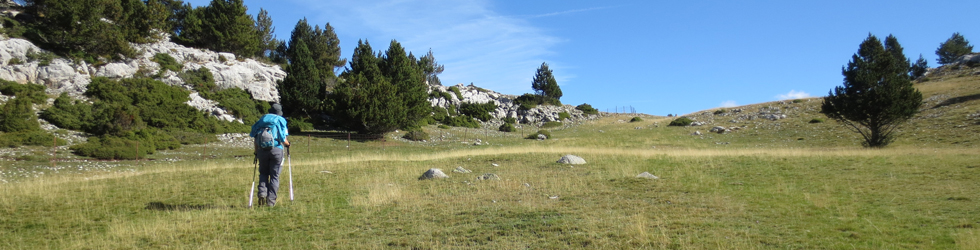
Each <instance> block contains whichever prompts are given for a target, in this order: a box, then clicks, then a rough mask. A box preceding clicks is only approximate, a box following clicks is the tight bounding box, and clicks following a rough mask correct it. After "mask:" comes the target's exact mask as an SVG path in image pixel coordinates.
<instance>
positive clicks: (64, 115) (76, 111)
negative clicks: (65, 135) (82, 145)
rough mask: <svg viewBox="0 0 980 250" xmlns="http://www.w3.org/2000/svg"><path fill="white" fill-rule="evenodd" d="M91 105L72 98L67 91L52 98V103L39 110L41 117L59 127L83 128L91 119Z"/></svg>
mask: <svg viewBox="0 0 980 250" xmlns="http://www.w3.org/2000/svg"><path fill="white" fill-rule="evenodd" d="M91 117H92V105H89V104H86V103H82V102H81V101H79V100H72V99H71V97H69V96H68V94H67V93H61V95H60V96H58V98H55V99H54V105H53V106H51V107H50V108H48V109H46V110H44V111H42V112H41V118H42V119H44V120H46V121H48V122H50V123H51V124H54V125H55V126H58V127H60V128H65V129H71V130H84V129H85V126H86V121H88V120H91Z"/></svg>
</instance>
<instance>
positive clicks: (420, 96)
mask: <svg viewBox="0 0 980 250" xmlns="http://www.w3.org/2000/svg"><path fill="white" fill-rule="evenodd" d="M381 70H382V72H383V74H384V75H385V76H386V77H387V78H388V79H389V82H391V84H392V85H394V86H395V87H396V88H398V94H399V95H398V97H399V98H397V99H396V101H397V102H399V103H401V104H402V105H403V106H404V107H405V109H406V110H405V114H404V118H400V120H399V124H398V125H399V126H400V127H402V128H408V127H411V126H414V125H415V124H414V123H415V122H417V121H420V120H422V118H424V117H425V116H427V115H429V113H430V112H431V106H430V105H429V101H428V86H427V85H425V83H424V82H423V76H422V69H421V68H419V67H418V60H416V59H415V56H413V55H411V53H408V54H406V53H405V48H403V47H402V46H401V44H400V43H398V41H395V40H391V44H390V45H389V46H388V50H387V51H385V56H384V60H383V61H382V66H381Z"/></svg>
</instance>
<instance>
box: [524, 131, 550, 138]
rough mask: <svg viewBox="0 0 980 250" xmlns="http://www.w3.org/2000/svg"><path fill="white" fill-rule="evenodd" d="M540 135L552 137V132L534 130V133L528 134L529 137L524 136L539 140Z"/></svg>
mask: <svg viewBox="0 0 980 250" xmlns="http://www.w3.org/2000/svg"><path fill="white" fill-rule="evenodd" d="M538 135H544V137H545V138H548V139H551V132H548V130H543V129H542V130H538V132H534V133H533V134H529V135H527V137H524V138H525V139H532V140H537V139H538Z"/></svg>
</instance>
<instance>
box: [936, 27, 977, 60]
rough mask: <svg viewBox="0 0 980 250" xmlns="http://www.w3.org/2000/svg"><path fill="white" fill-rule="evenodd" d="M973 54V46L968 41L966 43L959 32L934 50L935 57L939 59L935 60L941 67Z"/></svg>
mask: <svg viewBox="0 0 980 250" xmlns="http://www.w3.org/2000/svg"><path fill="white" fill-rule="evenodd" d="M970 53H973V45H970V41H967V40H966V38H964V37H963V36H962V35H960V33H959V32H956V33H953V36H952V37H950V38H949V39H946V42H943V43H941V44H939V48H937V49H936V55H937V56H939V58H937V59H936V61H937V62H939V64H941V65H946V64H949V63H952V62H953V61H956V59H957V58H960V56H963V55H966V54H970Z"/></svg>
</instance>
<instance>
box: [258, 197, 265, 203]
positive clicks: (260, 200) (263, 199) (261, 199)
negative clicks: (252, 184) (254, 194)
mask: <svg viewBox="0 0 980 250" xmlns="http://www.w3.org/2000/svg"><path fill="white" fill-rule="evenodd" d="M258 203H259V204H262V203H266V198H265V196H259V202H258Z"/></svg>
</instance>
